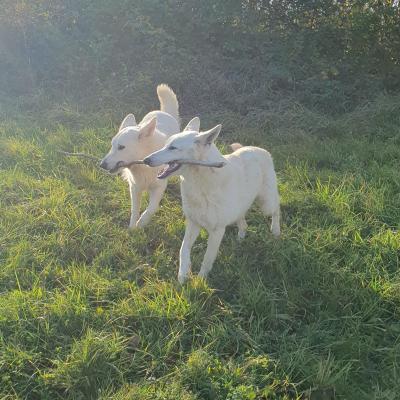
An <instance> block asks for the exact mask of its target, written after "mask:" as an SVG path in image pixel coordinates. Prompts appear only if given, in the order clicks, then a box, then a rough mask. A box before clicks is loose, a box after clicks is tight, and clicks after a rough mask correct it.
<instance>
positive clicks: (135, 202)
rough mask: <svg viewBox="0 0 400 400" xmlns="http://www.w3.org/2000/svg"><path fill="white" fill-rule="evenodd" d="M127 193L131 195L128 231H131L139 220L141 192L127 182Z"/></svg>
mask: <svg viewBox="0 0 400 400" xmlns="http://www.w3.org/2000/svg"><path fill="white" fill-rule="evenodd" d="M129 191H130V194H131V220H130V222H129V229H133V228H135V227H136V222H137V220H138V219H139V213H140V201H141V198H142V191H141V190H139V189H138V187H137V186H136V185H135V184H134V183H131V182H129Z"/></svg>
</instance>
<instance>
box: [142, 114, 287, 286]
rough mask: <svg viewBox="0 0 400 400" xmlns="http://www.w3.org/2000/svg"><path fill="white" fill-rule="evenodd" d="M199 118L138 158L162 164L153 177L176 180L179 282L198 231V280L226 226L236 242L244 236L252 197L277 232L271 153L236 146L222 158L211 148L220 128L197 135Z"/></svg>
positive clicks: (210, 262) (276, 233)
mask: <svg viewBox="0 0 400 400" xmlns="http://www.w3.org/2000/svg"><path fill="white" fill-rule="evenodd" d="M199 128H200V120H199V119H198V118H193V119H192V120H191V121H190V122H189V124H188V126H187V127H186V128H185V130H184V131H183V132H182V133H179V134H176V135H173V136H171V137H170V138H169V139H168V141H167V142H166V144H165V146H164V147H163V148H162V149H161V150H159V151H156V152H154V153H153V154H151V155H149V156H148V157H146V158H145V159H144V161H145V163H146V164H148V165H150V166H153V167H157V166H160V165H162V164H168V166H167V167H166V168H165V169H164V170H163V171H161V173H160V174H159V175H158V177H159V178H160V179H165V178H167V177H168V176H170V175H172V174H179V175H180V176H181V192H182V206H183V211H184V213H185V216H186V231H185V236H184V239H183V242H182V246H181V250H180V260H179V273H178V279H179V281H180V282H181V283H182V282H184V281H185V280H186V279H187V277H188V275H189V272H190V264H191V261H190V251H191V248H192V246H193V244H194V242H195V240H196V238H197V236H198V234H199V232H200V228H201V227H203V228H205V229H206V230H207V231H208V234H209V236H208V244H207V251H206V254H205V256H204V259H203V263H202V265H201V269H200V272H199V276H202V277H206V276H207V274H208V273H209V272H210V270H211V268H212V265H213V263H214V260H215V258H216V256H217V253H218V249H219V246H220V244H221V240H222V237H223V236H224V233H225V228H226V226H227V225H230V224H233V223H236V224H237V226H238V228H239V238H243V237H244V236H245V233H246V229H247V223H246V220H245V215H246V212H247V211H248V209H249V208H250V206H251V205H252V203H253V202H254V201H255V200H256V199H257V200H259V203H260V205H261V210H262V211H263V213H264V214H265V215H268V216H272V226H271V230H272V233H273V235H274V236H279V234H280V224H279V213H280V211H279V194H278V186H277V179H276V174H275V169H274V164H273V161H272V157H271V155H270V154H269V153H268V152H267V151H266V150H264V149H261V148H259V147H251V146H248V147H242V146H240V145H236V146H235V148H236V150H235V151H234V152H233V153H232V154H229V155H226V156H223V155H222V154H221V153H220V152H219V150H218V149H217V147H216V146H215V145H214V140H215V139H216V138H217V136H218V135H219V132H220V130H221V125H218V126H216V127H215V128H213V129H211V130H209V131H206V132H199ZM183 160H197V161H198V160H201V161H208V162H219V161H221V162H224V163H225V166H224V167H222V168H220V169H217V168H209V167H199V166H194V165H187V164H181V163H180V161H183Z"/></svg>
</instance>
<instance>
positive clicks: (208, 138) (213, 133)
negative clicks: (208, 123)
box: [196, 125, 222, 145]
mask: <svg viewBox="0 0 400 400" xmlns="http://www.w3.org/2000/svg"><path fill="white" fill-rule="evenodd" d="M221 128H222V125H217V126H215V127H214V128H212V129H210V130H209V131H205V132H200V133H199V134H198V135H197V139H196V141H197V142H198V143H201V144H204V145H205V144H211V143H213V142H214V140H215V139H216V138H217V137H218V135H219V133H220V132H221Z"/></svg>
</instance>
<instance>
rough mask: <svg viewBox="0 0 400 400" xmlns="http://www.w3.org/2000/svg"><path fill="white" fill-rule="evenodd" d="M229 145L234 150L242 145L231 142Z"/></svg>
mask: <svg viewBox="0 0 400 400" xmlns="http://www.w3.org/2000/svg"><path fill="white" fill-rule="evenodd" d="M230 147H231V149H232V150H233V151H236V150H238V149H240V148H242V147H243V146H242V145H241V144H240V143H232V144H231V146H230Z"/></svg>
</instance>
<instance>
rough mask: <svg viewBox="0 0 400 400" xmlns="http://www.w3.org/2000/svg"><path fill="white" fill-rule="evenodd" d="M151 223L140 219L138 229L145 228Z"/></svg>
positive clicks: (137, 224)
mask: <svg viewBox="0 0 400 400" xmlns="http://www.w3.org/2000/svg"><path fill="white" fill-rule="evenodd" d="M149 222H150V221H148V220H147V219H146V218H139V221H138V222H136V228H144V227H145V226H146V225H148V223H149Z"/></svg>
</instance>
